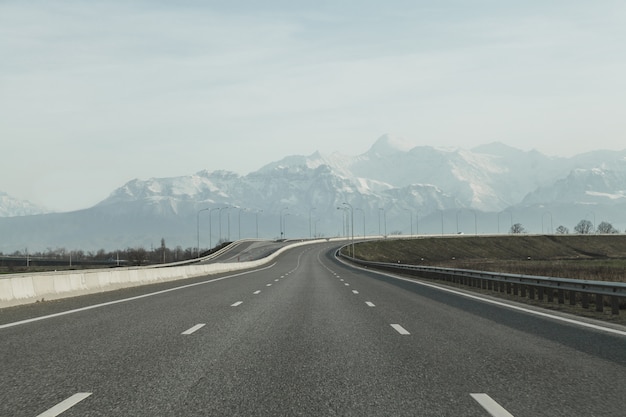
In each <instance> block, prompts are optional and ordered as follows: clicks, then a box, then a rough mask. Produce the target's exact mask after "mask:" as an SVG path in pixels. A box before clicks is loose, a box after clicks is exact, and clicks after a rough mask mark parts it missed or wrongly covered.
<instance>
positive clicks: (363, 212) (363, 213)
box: [354, 207, 365, 237]
mask: <svg viewBox="0 0 626 417" xmlns="http://www.w3.org/2000/svg"><path fill="white" fill-rule="evenodd" d="M354 211H360V212H361V216H362V217H363V237H365V211H363V209H360V208H358V207H357V208H355V209H354Z"/></svg>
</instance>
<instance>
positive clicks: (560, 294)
mask: <svg viewBox="0 0 626 417" xmlns="http://www.w3.org/2000/svg"><path fill="white" fill-rule="evenodd" d="M342 252H343V251H341V250H339V251H338V252H337V254H338V255H339V256H341V257H343V258H345V259H346V260H348V261H350V262H353V263H355V264H358V265H360V266H363V267H366V268H372V269H377V270H384V271H389V272H393V273H398V274H404V275H411V276H416V277H420V278H425V279H432V280H439V281H444V282H447V283H452V284H455V285H463V286H467V287H470V288H476V289H480V290H487V291H493V292H498V293H503V294H504V293H506V294H508V295H513V296H517V297H521V298H528V299H530V300H538V301H545V300H547V301H548V302H554V300H555V298H556V300H557V301H558V303H559V304H565V300H566V299H567V301H568V303H569V304H570V305H571V306H576V305H580V306H581V307H582V308H585V309H588V308H589V305H590V304H591V303H593V304H595V309H596V311H598V312H603V311H604V306H605V305H608V306H610V307H611V314H614V315H618V314H619V310H620V304H623V303H626V283H624V282H609V281H592V280H581V279H571V278H554V277H542V276H534V275H520V274H505V273H498V272H485V271H474V270H467V269H454V268H439V267H432V266H420V265H407V264H395V263H385V262H369V261H363V260H359V259H353V258H351V257H347V256H345V255H344V254H343V253H342Z"/></svg>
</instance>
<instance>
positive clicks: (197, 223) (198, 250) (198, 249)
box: [196, 208, 211, 258]
mask: <svg viewBox="0 0 626 417" xmlns="http://www.w3.org/2000/svg"><path fill="white" fill-rule="evenodd" d="M207 210H210V209H209V208H203V209H200V210H198V214H197V215H196V234H197V237H198V246H196V248H197V257H198V258H199V257H200V212H202V211H207ZM210 223H211V219H210V218H209V224H210Z"/></svg>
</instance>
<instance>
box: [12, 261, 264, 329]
mask: <svg viewBox="0 0 626 417" xmlns="http://www.w3.org/2000/svg"><path fill="white" fill-rule="evenodd" d="M274 265H276V262H274V263H273V264H271V265H269V266H266V267H264V268H260V269H255V270H252V271H246V272H240V273H238V274H233V275H227V276H224V277H220V278H214V279H210V280H208V281H202V282H196V283H193V284H187V285H181V286H180V287H175V288H169V289H167V290H162V291H156V292H151V293H148V294H142V295H138V296H135V297H129V298H123V299H121V300H115V301H108V302H106V303H100V304H93V305H90V306H87V307H81V308H76V309H74V310H67V311H62V312H60V313H54V314H48V315H47V316H40V317H34V318H32V319H26V320H20V321H16V322H13V323H7V324H0V330H1V329H6V328H8V327H13V326H21V325H22V324H28V323H33V322H36V321H40V320H47V319H51V318H54V317H60V316H65V315H67V314H74V313H80V312H81V311H87V310H91V309H94V308H100V307H106V306H111V305H114V304H120V303H126V302H129V301H135V300H139V299H142V298H146V297H153V296H155V295H160V294H165V293H168V292H172V291H178V290H182V289H185V288H191V287H196V286H198V285H205V284H211V283H213V282H217V281H222V280H225V279H229V278H234V277H239V276H242V275H247V274H252V273H254V272H258V271H265V270H266V269H270V268H273V267H274Z"/></svg>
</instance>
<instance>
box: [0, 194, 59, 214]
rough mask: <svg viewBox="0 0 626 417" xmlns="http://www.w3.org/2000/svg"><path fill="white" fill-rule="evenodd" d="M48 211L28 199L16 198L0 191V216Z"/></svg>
mask: <svg viewBox="0 0 626 417" xmlns="http://www.w3.org/2000/svg"><path fill="white" fill-rule="evenodd" d="M48 212H50V211H49V210H47V209H46V208H44V207H42V206H38V205H37V204H33V203H31V202H30V201H28V200H18V199H17V198H15V197H12V196H10V195H9V194H7V193H4V192H2V191H0V217H15V216H29V215H33V214H43V213H48Z"/></svg>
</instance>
